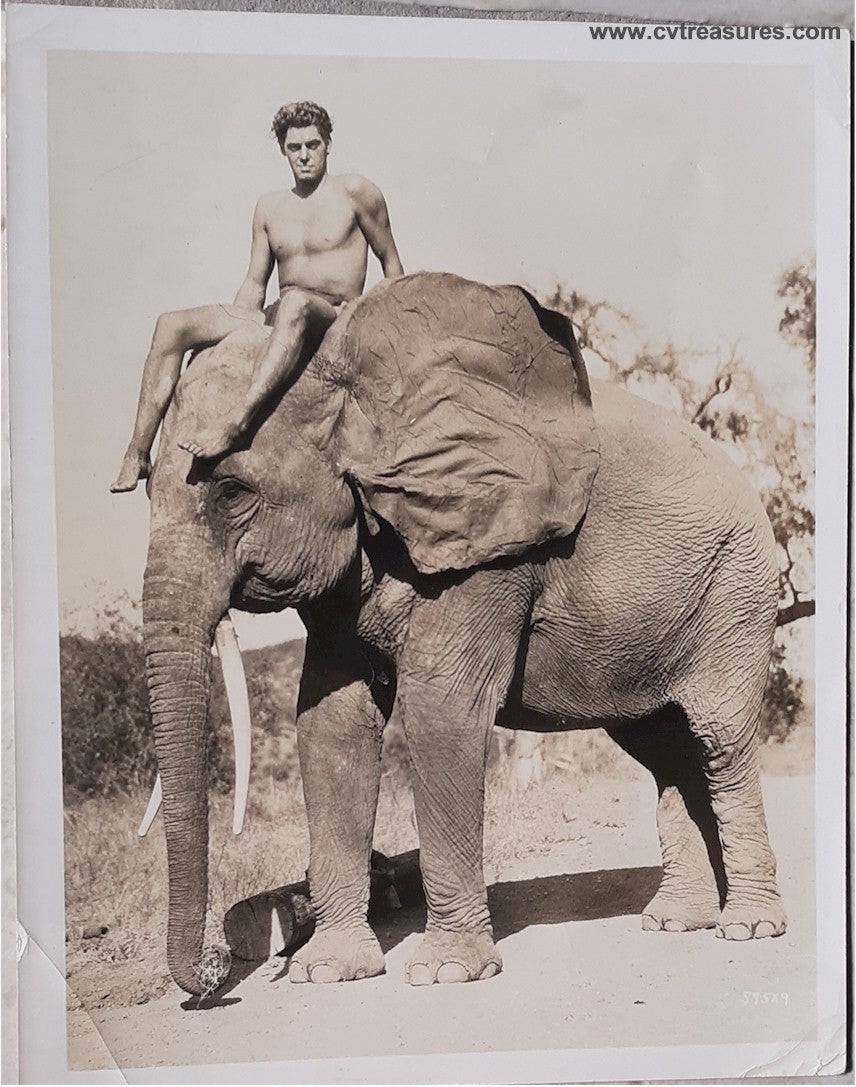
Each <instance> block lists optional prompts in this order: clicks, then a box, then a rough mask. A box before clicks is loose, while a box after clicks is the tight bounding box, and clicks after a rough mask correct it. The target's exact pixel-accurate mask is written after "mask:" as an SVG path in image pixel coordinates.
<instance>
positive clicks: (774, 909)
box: [716, 895, 788, 940]
mask: <svg viewBox="0 0 856 1087" xmlns="http://www.w3.org/2000/svg"><path fill="white" fill-rule="evenodd" d="M787 925H788V919H787V917H786V916H785V911H784V910H783V909H782V903H781V902H780V901H779V898H778V895H776V896H772V897H770V898H768V899H766V900H762V901H760V902H752V903H747V904H745V905H744V904H741V903H739V902H735V903H730V902H726V903H725V906H724V908H723V910H722V913H721V914H720V915H719V920H718V921H717V922H716V935H717V936H719V937H720V938H721V939H723V940H760V939H762V938H763V937H764V936H781V935H782V933H783V932H784V931H785V929H786V928H787Z"/></svg>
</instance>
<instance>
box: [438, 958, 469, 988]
mask: <svg viewBox="0 0 856 1087" xmlns="http://www.w3.org/2000/svg"><path fill="white" fill-rule="evenodd" d="M469 980H470V975H469V973H468V972H467V968H466V967H465V966H464V965H463V963H460V962H444V963H443V965H442V966H441V967H440V969H439V970H438V971H437V981H439V982H440V984H441V985H452V984H457V983H458V982H460V981H469Z"/></svg>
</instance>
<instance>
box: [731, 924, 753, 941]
mask: <svg viewBox="0 0 856 1087" xmlns="http://www.w3.org/2000/svg"><path fill="white" fill-rule="evenodd" d="M725 938H726V940H751V939H752V933H751V931H750V930H749V926H748V925H743V924H738V923H735V924H732V925H726V926H725Z"/></svg>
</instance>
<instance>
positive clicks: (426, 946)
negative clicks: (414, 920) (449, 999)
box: [404, 929, 502, 985]
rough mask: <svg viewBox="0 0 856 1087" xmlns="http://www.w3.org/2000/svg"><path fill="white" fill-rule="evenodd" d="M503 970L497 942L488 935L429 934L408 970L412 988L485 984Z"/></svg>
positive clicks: (407, 977) (428, 932)
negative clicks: (453, 984) (469, 983)
mask: <svg viewBox="0 0 856 1087" xmlns="http://www.w3.org/2000/svg"><path fill="white" fill-rule="evenodd" d="M501 969H502V958H501V956H500V954H499V951H498V950H497V947H496V944H495V943H494V942H493V938H492V937H491V936H489V935H488V934H487V933H484V932H442V931H440V930H439V929H432V930H429V931H427V932H426V933H425V935H424V936H423V937H422V939H421V941H420V942H419V946H418V947H417V948H416V950H415V951H414V953H413V954H412V955H411V957H410V959H409V960H408V962H407V964H406V965H405V968H404V976H405V978H406V980H407V982H408V984H410V985H432V984H433V983H434V982H435V981H436V982H439V983H441V984H443V983H447V982H456V981H483V980H484V979H485V978H492V977H493V976H494V975H495V974H498V973H499V972H500V970H501Z"/></svg>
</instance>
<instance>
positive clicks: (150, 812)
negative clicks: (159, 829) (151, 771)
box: [137, 774, 163, 838]
mask: <svg viewBox="0 0 856 1087" xmlns="http://www.w3.org/2000/svg"><path fill="white" fill-rule="evenodd" d="M162 799H163V790H162V788H161V779H160V774H158V776H157V777H156V778H155V784H154V788H153V789H152V795H151V796H150V797H149V805H148V807H147V808H146V814H145V815H144V816H143V821H142V823H140V829H139V830H138V831H137V836H138V837H139V838H145V836H146V835H147V834H148V832H149V828H150V827H151V825H152V823H153V822H154V821H155V816H156V815H157V813H158V808H159V807H160V806H161V800H162Z"/></svg>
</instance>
